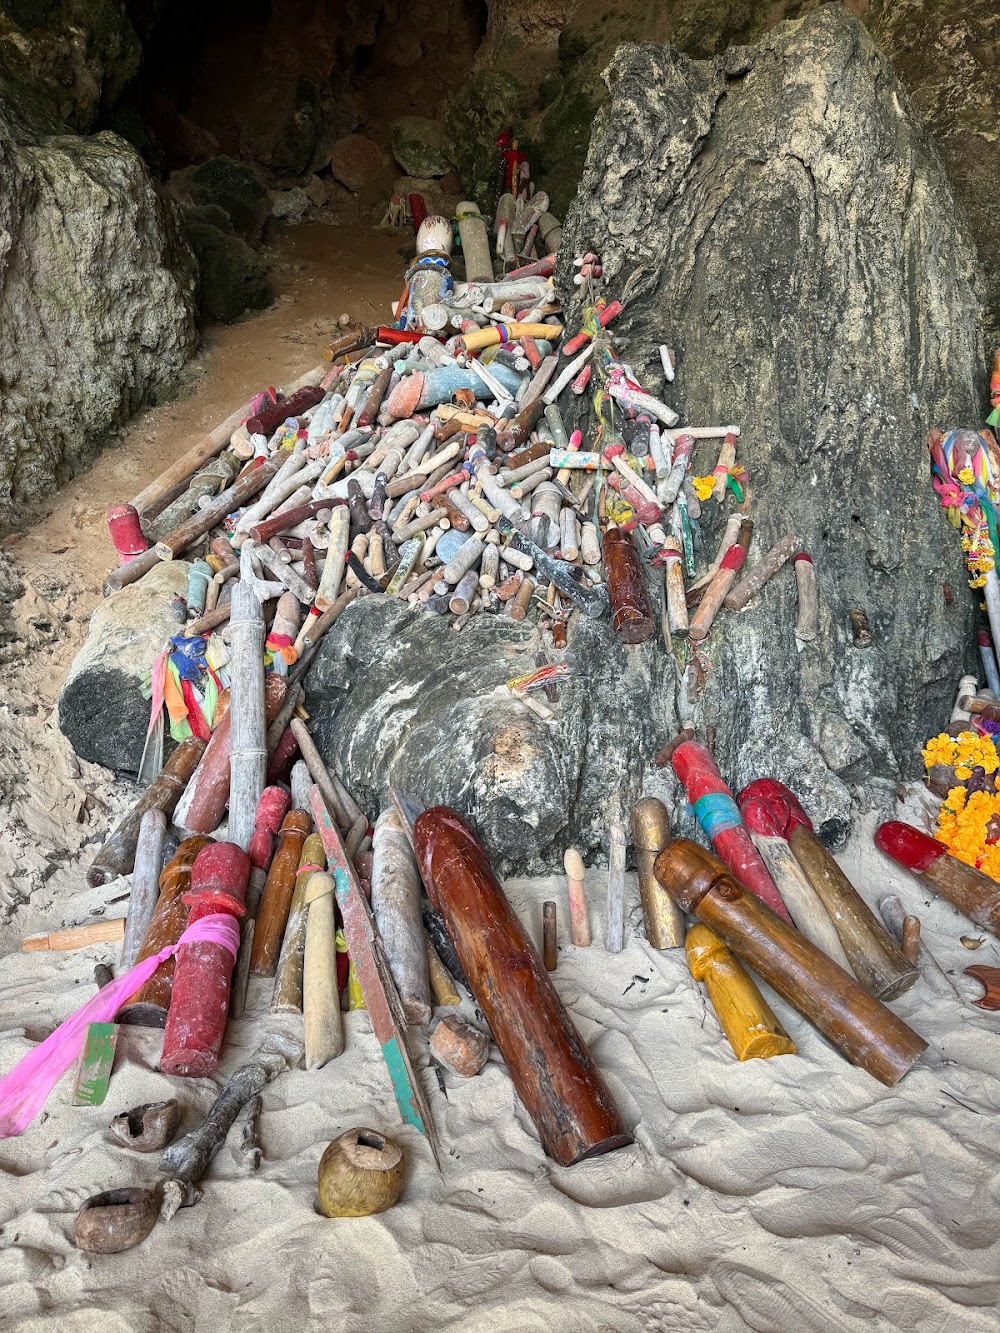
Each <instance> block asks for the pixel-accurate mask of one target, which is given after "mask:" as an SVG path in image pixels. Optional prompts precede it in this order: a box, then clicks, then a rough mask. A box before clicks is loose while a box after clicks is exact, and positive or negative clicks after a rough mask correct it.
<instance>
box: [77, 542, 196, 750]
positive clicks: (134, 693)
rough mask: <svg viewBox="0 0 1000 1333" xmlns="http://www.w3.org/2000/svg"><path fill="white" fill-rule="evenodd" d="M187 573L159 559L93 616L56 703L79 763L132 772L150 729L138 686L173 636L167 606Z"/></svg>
mask: <svg viewBox="0 0 1000 1333" xmlns="http://www.w3.org/2000/svg"><path fill="white" fill-rule="evenodd" d="M189 569H190V565H189V564H188V562H187V561H186V560H165V561H163V562H162V563H161V564H159V565H157V566H155V567H154V568H153V569H151V570H150V571H149V573H148V574H145V575H143V577H142V578H141V579H139V580H138V582H136V583H133V584H130V585H129V587H127V588H123V589H122V590H121V592H117V593H115V594H114V595H113V596H112V597H109V598H108V599H107V601H105V602H102V603H101V605H100V606H98V608H97V610H96V611H95V612H94V614H93V617H92V618H91V621H90V632H89V634H88V635H87V642H86V643H85V644H84V645H83V647H82V648H81V649H80V651H79V652H78V653H77V655H76V657H75V658H74V659H73V665H72V666H71V667H70V670H69V675H68V676H67V677H66V683H65V685H64V686H63V688H62V693H61V694H60V696H59V728H60V730H61V731H62V733H63V735H64V736H65V737H66V738H67V740H68V741H69V743H70V744H71V745H72V746H73V749H74V750H75V751H76V752H77V754H78V755H79V756H80V757H81V759H86V760H88V761H89V762H90V763H93V764H103V765H104V767H105V768H110V769H114V771H115V772H117V773H137V772H138V771H139V761H140V760H141V758H142V747H143V744H144V742H145V738H146V729H147V727H148V726H149V700H148V699H146V698H143V694H142V681H143V677H144V676H146V675H147V674H148V672H149V670H150V667H151V666H152V664H153V659H154V658H155V657H156V655H157V653H158V652H160V650H161V649H162V648H163V647H164V646H165V644H166V642H167V640H168V639H169V638H170V636H171V635H173V634H176V633H178V625H177V623H176V621H175V620H174V619H173V617H172V616H171V614H170V601H171V598H173V597H174V596H176V595H180V596H183V595H184V592H185V589H186V588H187V576H188V570H189Z"/></svg>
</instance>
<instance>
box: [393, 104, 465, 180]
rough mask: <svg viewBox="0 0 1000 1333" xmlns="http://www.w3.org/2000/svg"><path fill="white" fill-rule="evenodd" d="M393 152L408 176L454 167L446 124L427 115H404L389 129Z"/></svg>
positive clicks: (441, 173)
mask: <svg viewBox="0 0 1000 1333" xmlns="http://www.w3.org/2000/svg"><path fill="white" fill-rule="evenodd" d="M389 142H390V146H391V148H392V155H393V157H394V158H395V159H396V161H397V162H398V163H399V165H400V166H401V167H402V168H403V170H404V171H405V172H406V174H407V175H408V176H429V177H431V178H432V179H433V178H435V177H438V176H444V175H445V174H446V173H447V172H448V171H449V170H450V169H451V163H450V162H449V161H448V156H447V153H446V152H445V148H444V126H443V125H442V123H441V122H440V121H438V120H428V119H427V118H426V117H425V116H403V117H402V118H401V119H399V120H396V121H393V123H392V127H391V129H390V132H389Z"/></svg>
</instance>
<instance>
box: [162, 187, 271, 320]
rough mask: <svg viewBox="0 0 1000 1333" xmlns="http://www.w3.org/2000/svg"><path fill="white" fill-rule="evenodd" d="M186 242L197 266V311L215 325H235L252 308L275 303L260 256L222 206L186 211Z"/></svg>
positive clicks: (261, 307) (209, 206)
mask: <svg viewBox="0 0 1000 1333" xmlns="http://www.w3.org/2000/svg"><path fill="white" fill-rule="evenodd" d="M183 225H184V239H185V240H186V241H187V243H188V245H189V246H190V247H191V251H192V253H193V255H194V257H195V259H196V260H197V262H198V285H197V293H198V313H199V315H200V317H201V319H202V320H204V321H205V322H207V323H210V324H231V323H232V322H233V320H235V319H239V317H240V315H242V314H244V313H245V312H246V311H247V310H261V309H263V308H264V307H265V306H267V305H270V303H271V300H272V299H273V293H272V291H271V285H270V283H269V282H268V279H267V270H266V267H265V265H264V262H263V260H262V259H261V256H260V255H259V254H258V252H257V251H256V250H255V249H254V248H253V247H252V246H251V245H248V244H247V242H246V241H245V240H244V239H243V237H242V236H237V235H236V232H235V230H234V229H233V224H232V221H231V219H230V217H229V214H228V213H227V212H226V211H225V209H222V208H220V207H219V206H218V205H217V204H205V205H203V206H201V207H198V208H185V209H184V212H183Z"/></svg>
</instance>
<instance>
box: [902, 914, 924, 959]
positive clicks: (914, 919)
mask: <svg viewBox="0 0 1000 1333" xmlns="http://www.w3.org/2000/svg"><path fill="white" fill-rule="evenodd" d="M902 949H903V957H904V958H905V959H906V960H907V962H910V963H913V964H914V966H916V962H917V953H918V951H919V949H920V918H919V917H918V916H908V917H904V918H903V942H902Z"/></svg>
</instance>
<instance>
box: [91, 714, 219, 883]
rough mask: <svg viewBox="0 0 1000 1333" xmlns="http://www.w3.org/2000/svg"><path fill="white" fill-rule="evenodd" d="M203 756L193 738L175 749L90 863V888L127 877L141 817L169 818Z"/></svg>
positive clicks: (202, 750)
mask: <svg viewBox="0 0 1000 1333" xmlns="http://www.w3.org/2000/svg"><path fill="white" fill-rule="evenodd" d="M204 753H205V742H204V741H201V740H198V739H197V737H194V736H192V738H191V739H190V740H187V741H182V743H181V744H180V745H178V747H177V749H176V750H175V751H174V752H173V754H172V755H171V756H170V758H169V759H168V760H167V762H166V763H165V764H164V765H163V767H162V768H161V769H160V771H159V773H158V774H157V777H156V779H155V781H153V782H152V783H151V785H150V786H148V787H147V788H146V790H145V791H144V792H143V794H142V796H141V797H140V799H139V800H138V801H137V802H136V804H135V805H134V806H133V807H132V809H131V810H130V811H129V813H128V814H127V815H126V816H125V818H124V819H123V820H122V822H121V823H120V824H119V825H118V827H117V828H116V829H115V830H114V832H113V833H112V834H111V835H110V836H109V837H108V839H107V841H106V842H105V844H104V846H103V847H102V848H101V850H100V851H99V852H98V853H97V855H96V856H95V857H94V859H93V861H92V862H91V863H90V869H89V870H88V871H87V883H88V884H89V885H91V887H92V888H98V887H99V886H100V885H101V884H106V883H107V882H108V880H109V879H115V878H116V877H117V876H118V875H127V874H128V872H129V871H130V870H131V869H132V866H133V864H134V862H135V849H136V844H137V842H138V840H139V827H140V825H141V823H142V817H143V815H144V814H145V813H146V811H147V810H153V809H158V810H162V811H163V813H164V814H165V815H166V816H167V818H168V819H169V818H170V816H171V815H172V814H173V813H174V810H175V809H176V807H177V802H178V801H179V800H180V799H181V796H182V795H183V793H184V789H185V787H187V785H188V783H189V782H190V780H191V777H192V774H193V773H194V771H195V769H196V768H197V767H198V764H199V761H200V760H201V758H202V755H203V754H204ZM212 827H213V828H214V827H215V825H214V824H213V826H212Z"/></svg>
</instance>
